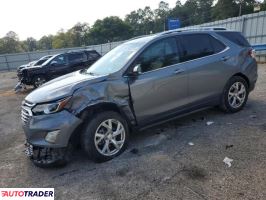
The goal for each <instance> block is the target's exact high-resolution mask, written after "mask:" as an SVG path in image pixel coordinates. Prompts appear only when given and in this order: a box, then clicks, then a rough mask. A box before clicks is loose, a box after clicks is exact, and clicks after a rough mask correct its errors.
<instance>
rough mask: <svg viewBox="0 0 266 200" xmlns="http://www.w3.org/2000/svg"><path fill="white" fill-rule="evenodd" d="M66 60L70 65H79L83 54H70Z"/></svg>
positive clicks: (83, 57) (82, 59)
mask: <svg viewBox="0 0 266 200" xmlns="http://www.w3.org/2000/svg"><path fill="white" fill-rule="evenodd" d="M68 59H69V62H70V63H79V62H83V61H84V59H85V54H83V53H72V54H69V55H68Z"/></svg>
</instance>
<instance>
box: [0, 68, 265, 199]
mask: <svg viewBox="0 0 266 200" xmlns="http://www.w3.org/2000/svg"><path fill="white" fill-rule="evenodd" d="M16 81H17V79H16V74H15V73H14V72H9V73H0V161H1V164H0V187H53V188H55V195H56V199H99V200H100V199H114V200H118V199H123V200H129V199H190V200H191V199H192V200H193V199H195V200H200V199H210V200H214V199H241V200H242V199H266V120H265V119H266V65H260V66H259V80H258V83H257V86H256V89H255V91H254V92H252V93H251V94H250V98H249V101H248V103H247V105H246V107H245V109H244V110H243V111H241V112H239V113H236V114H224V113H222V112H220V111H219V110H217V109H215V108H214V109H210V110H206V111H202V112H199V113H196V114H193V115H190V116H187V117H184V118H181V119H178V120H175V121H172V122H170V123H166V124H163V125H160V126H157V127H154V128H151V129H148V130H146V131H144V132H140V133H135V134H133V135H132V136H131V142H130V145H129V148H128V150H126V152H125V153H123V154H122V155H121V156H119V157H118V158H116V159H114V160H111V161H109V162H106V163H102V164H96V163H93V162H91V161H89V160H88V159H87V158H86V155H85V154H84V153H83V152H82V151H81V150H76V151H75V152H74V159H73V161H72V162H71V163H70V164H69V165H67V166H66V167H64V168H60V169H40V168H37V167H35V166H34V165H33V164H32V163H31V162H30V161H29V160H28V159H27V158H26V156H25V155H24V152H23V150H24V145H23V144H24V139H25V137H24V134H23V131H22V128H21V122H20V104H21V101H22V99H23V98H24V97H25V96H26V94H14V92H13V90H12V88H13V87H14V85H15V84H16ZM208 121H213V122H214V123H213V124H212V125H209V126H207V125H206V123H207V122H208ZM190 142H192V143H193V144H194V145H189V143H190ZM225 157H229V158H231V159H233V162H232V166H231V167H230V168H229V167H228V166H226V165H225V163H224V162H223V160H224V158H225Z"/></svg>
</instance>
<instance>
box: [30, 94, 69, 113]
mask: <svg viewBox="0 0 266 200" xmlns="http://www.w3.org/2000/svg"><path fill="white" fill-rule="evenodd" d="M70 98H71V97H67V98H65V99H62V100H59V101H56V102H54V103H47V104H39V105H38V104H37V105H36V106H35V107H33V109H32V113H33V114H34V115H43V114H52V113H56V112H59V111H61V110H63V109H64V107H65V105H66V104H67V102H68V101H69V100H70Z"/></svg>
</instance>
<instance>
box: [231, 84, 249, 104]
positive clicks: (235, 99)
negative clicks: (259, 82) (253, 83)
mask: <svg viewBox="0 0 266 200" xmlns="http://www.w3.org/2000/svg"><path fill="white" fill-rule="evenodd" d="M246 94H247V91H246V87H245V85H244V84H243V83H241V82H235V83H234V84H233V85H232V86H231V87H230V89H229V93H228V103H229V104H230V106H231V107H233V108H239V107H240V106H242V104H243V103H244V102H245V98H246Z"/></svg>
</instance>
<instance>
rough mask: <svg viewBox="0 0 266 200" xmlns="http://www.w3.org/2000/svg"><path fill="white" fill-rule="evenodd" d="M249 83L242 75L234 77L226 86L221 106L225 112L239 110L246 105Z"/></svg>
mask: <svg viewBox="0 0 266 200" xmlns="http://www.w3.org/2000/svg"><path fill="white" fill-rule="evenodd" d="M248 94H249V91H248V84H247V82H246V80H245V79H243V78H242V77H240V76H234V77H232V78H231V79H230V80H229V81H228V83H227V84H226V86H225V89H224V92H223V96H222V100H221V108H222V110H223V111H225V112H231V113H234V112H238V111H240V110H241V109H243V107H244V106H245V104H246V102H247V99H248Z"/></svg>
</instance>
